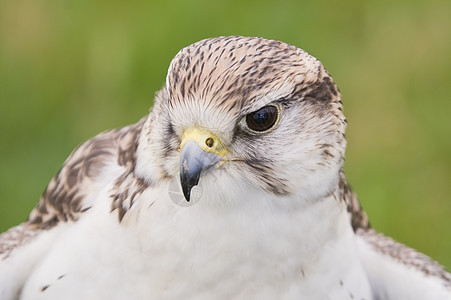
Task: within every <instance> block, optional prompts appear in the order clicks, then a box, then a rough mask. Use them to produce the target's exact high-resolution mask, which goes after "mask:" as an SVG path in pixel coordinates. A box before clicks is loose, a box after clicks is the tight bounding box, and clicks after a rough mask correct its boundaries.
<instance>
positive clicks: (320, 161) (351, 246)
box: [0, 36, 451, 300]
mask: <svg viewBox="0 0 451 300" xmlns="http://www.w3.org/2000/svg"><path fill="white" fill-rule="evenodd" d="M268 105H275V106H277V107H278V111H279V116H278V120H277V122H276V123H275V125H274V127H273V128H271V129H270V130H267V131H265V132H261V133H258V132H255V131H252V130H250V128H249V127H247V125H246V120H245V116H246V115H248V114H250V113H252V112H255V111H257V110H258V109H260V108H262V107H265V106H268ZM189 128H200V129H202V130H208V132H209V133H211V134H212V136H214V137H215V138H217V139H218V140H219V141H221V143H222V144H224V145H226V147H227V154H226V155H225V157H224V158H223V162H222V164H221V165H220V166H218V167H215V169H214V170H212V171H210V172H208V173H205V174H203V175H202V177H201V180H200V182H199V185H198V186H199V187H200V189H201V191H202V193H201V195H200V199H199V200H198V202H196V203H195V204H193V205H191V206H187V207H180V206H177V205H176V204H174V202H173V201H172V200H171V198H170V196H169V194H170V192H173V191H172V190H171V189H172V188H173V187H174V185H173V183H174V180H175V179H176V178H177V177H178V176H179V163H180V161H181V160H180V155H181V154H180V148H181V143H182V138H183V136H184V133H185V132H186V130H187V129H189ZM345 128H346V119H345V117H344V115H343V112H342V103H341V96H340V93H339V91H338V88H337V87H336V85H335V83H334V82H333V80H332V78H331V76H330V75H329V74H328V73H327V71H326V70H325V69H324V67H323V66H322V64H321V63H320V62H319V61H318V60H317V59H315V58H314V57H312V56H310V55H308V54H307V53H306V52H304V51H303V50H300V49H298V48H296V47H295V46H291V45H288V44H285V43H282V42H279V41H273V40H266V39H262V38H247V37H240V36H231V37H218V38H212V39H206V40H203V41H200V42H198V43H195V44H193V45H190V46H188V47H186V48H184V49H182V50H181V51H180V52H179V53H178V54H177V55H176V57H175V58H174V59H173V61H172V62H171V64H170V67H169V70H168V75H167V78H166V85H165V86H164V87H163V89H162V90H161V91H160V92H158V93H157V95H156V98H155V104H154V107H153V108H152V111H151V113H150V114H149V115H148V116H146V117H144V118H143V119H142V120H140V121H139V122H138V123H136V124H134V125H130V126H127V127H124V128H122V129H119V130H112V131H108V132H105V133H101V134H99V135H98V136H96V137H94V138H93V139H91V140H89V141H87V142H86V143H84V144H83V145H81V146H80V147H79V148H77V149H76V150H75V151H74V152H73V153H72V154H71V155H70V156H69V158H68V159H67V160H66V162H65V163H64V165H63V167H62V169H61V170H60V172H59V173H58V174H57V175H56V176H55V178H53V179H52V181H51V182H50V184H49V186H48V187H47V189H46V191H45V192H44V194H43V196H42V197H41V200H40V202H39V204H38V206H37V207H36V208H35V209H34V210H33V211H32V212H31V214H30V217H29V220H28V221H27V222H25V223H23V224H21V225H19V226H17V227H14V228H12V229H10V230H9V231H7V232H6V233H4V234H2V235H1V236H0V296H1V297H0V298H1V299H5V300H6V299H24V300H25V299H124V298H131V299H180V298H184V299H426V298H429V299H451V275H450V274H449V273H447V272H446V271H444V270H443V268H442V267H441V266H440V265H438V264H437V263H435V262H434V261H432V260H431V259H429V258H428V257H426V256H424V255H422V254H419V253H417V252H415V251H414V250H412V249H410V248H407V247H405V246H403V245H401V244H398V243H396V242H394V241H393V240H391V239H389V238H386V237H384V236H383V235H381V234H377V233H375V232H374V230H372V229H371V227H370V225H369V222H368V218H367V216H366V214H365V212H364V211H363V210H362V208H361V206H360V204H359V202H358V200H357V198H356V196H355V195H354V194H353V192H352V191H351V189H350V187H349V185H348V183H347V182H346V179H345V176H344V173H343V171H342V166H343V161H344V152H345V147H346V140H345ZM425 297H426V298H425Z"/></svg>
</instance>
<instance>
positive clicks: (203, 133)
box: [180, 127, 229, 157]
mask: <svg viewBox="0 0 451 300" xmlns="http://www.w3.org/2000/svg"><path fill="white" fill-rule="evenodd" d="M209 139H212V140H213V143H211V140H209ZM207 140H208V141H207ZM188 141H195V142H196V143H197V144H198V145H199V147H200V148H201V149H202V150H204V151H205V152H212V153H216V154H218V155H219V156H221V157H225V156H226V155H227V153H229V149H228V148H227V146H226V145H225V144H224V143H223V142H222V141H221V140H220V139H219V138H218V136H217V135H216V134H214V133H212V132H211V131H209V130H206V129H203V128H199V127H193V128H188V129H186V130H184V131H183V134H182V143H181V144H180V149H182V148H183V146H184V145H185V144H186V143H187V142H188ZM207 144H209V145H211V144H213V146H212V147H209V146H207Z"/></svg>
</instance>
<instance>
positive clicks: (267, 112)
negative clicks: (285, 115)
mask: <svg viewBox="0 0 451 300" xmlns="http://www.w3.org/2000/svg"><path fill="white" fill-rule="evenodd" d="M278 119H279V110H278V109H277V107H275V106H274V105H269V106H265V107H262V108H260V109H259V110H257V111H255V112H253V113H250V114H248V115H246V124H247V127H249V129H251V130H254V131H259V132H262V131H267V130H269V129H271V128H272V127H273V126H274V125H275V124H276V122H277V120H278Z"/></svg>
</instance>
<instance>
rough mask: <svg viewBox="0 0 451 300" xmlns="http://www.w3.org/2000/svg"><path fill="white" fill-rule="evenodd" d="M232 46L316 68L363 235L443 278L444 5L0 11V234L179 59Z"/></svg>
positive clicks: (76, 0)
mask: <svg viewBox="0 0 451 300" xmlns="http://www.w3.org/2000/svg"><path fill="white" fill-rule="evenodd" d="M232 34H240V35H250V36H263V37H266V38H273V39H279V40H282V41H285V42H288V43H291V44H294V45H296V46H298V47H300V48H303V49H305V50H307V51H308V52H309V53H311V54H312V55H314V56H316V57H317V58H319V59H320V60H321V61H322V62H323V64H324V65H325V66H326V68H327V69H328V70H329V72H330V73H331V74H332V76H333V77H334V79H335V81H336V82H337V84H338V85H339V87H340V89H341V92H342V97H343V102H344V105H345V113H346V115H347V117H348V121H349V126H348V131H347V137H348V151H347V159H346V164H345V168H346V172H347V176H348V179H349V181H350V182H351V184H352V185H353V187H354V190H355V191H356V192H357V193H358V195H359V198H360V200H361V202H362V203H363V206H364V208H365V209H366V211H367V212H368V214H369V216H370V220H371V222H372V225H373V226H374V227H375V228H376V229H377V230H379V231H382V232H384V233H386V234H387V235H390V236H392V237H394V238H395V239H397V240H398V241H401V242H403V243H406V244H408V245H410V246H412V247H414V248H416V249H419V250H420V251H422V252H424V253H426V254H428V255H430V256H432V257H433V258H435V259H436V260H438V261H439V262H440V263H442V264H443V265H445V266H446V267H447V269H448V270H451V197H450V192H451V155H450V154H451V135H450V133H451V116H450V113H451V101H450V94H451V1H449V0H421V1H415V0H413V1H410V0H409V1H407V0H405V1H403V0H395V1H393V0H390V1H388V0H382V1H376V0H373V1H358V0H345V1H324V0H319V1H309V2H307V1H288V0H281V1H266V0H259V1H256V0H251V1H243V0H238V1H219V0H193V1H182V0H178V1H100V0H70V1H68V0H60V1H47V0H43V1H36V0H3V1H1V2H0V207H1V209H0V231H4V230H6V229H7V228H8V227H10V226H13V225H15V224H18V223H20V222H22V221H24V220H25V219H26V217H27V215H28V213H29V211H30V210H31V209H32V208H33V206H34V205H35V204H36V203H37V201H38V199H39V196H40V194H41V192H42V191H43V190H44V188H45V186H46V184H47V183H48V181H49V180H50V178H51V177H52V176H53V175H54V174H55V172H56V171H57V170H58V169H59V167H60V165H61V164H62V162H63V161H64V159H65V158H66V157H67V156H68V154H69V153H70V152H71V150H72V149H73V148H74V147H75V146H77V145H78V144H80V143H82V142H83V141H85V140H86V139H88V138H90V137H92V136H94V135H95V134H97V133H99V132H101V131H103V130H106V129H109V128H114V127H120V126H124V125H127V124H129V123H133V122H135V121H137V120H138V119H139V118H140V117H141V116H143V115H145V114H146V113H147V111H148V109H149V107H150V106H151V104H152V99H153V95H154V93H155V91H157V90H158V89H159V88H160V87H161V86H162V85H163V83H164V80H165V75H166V71H167V68H168V65H169V62H170V60H171V58H172V57H173V56H174V55H175V54H176V53H177V51H178V50H179V49H181V48H182V47H184V46H186V45H189V44H191V43H193V42H196V41H198V40H200V39H203V38H206V37H212V36H218V35H232Z"/></svg>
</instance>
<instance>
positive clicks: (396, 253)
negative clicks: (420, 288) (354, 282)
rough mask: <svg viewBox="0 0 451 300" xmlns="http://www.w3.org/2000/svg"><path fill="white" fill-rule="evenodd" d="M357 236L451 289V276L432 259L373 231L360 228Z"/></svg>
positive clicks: (377, 249)
mask: <svg viewBox="0 0 451 300" xmlns="http://www.w3.org/2000/svg"><path fill="white" fill-rule="evenodd" d="M356 234H357V235H359V236H361V237H362V238H363V239H364V240H365V241H366V242H367V243H368V244H369V245H370V246H371V247H372V248H373V249H375V250H376V251H377V252H379V253H381V254H383V255H386V256H389V257H391V258H393V259H394V260H396V261H397V262H399V263H401V264H403V265H405V266H408V267H412V268H414V269H417V270H419V271H421V272H423V273H424V274H426V275H427V276H432V277H437V278H439V279H441V280H442V282H443V284H444V285H445V286H446V287H447V288H450V289H451V274H450V273H448V272H446V271H445V270H444V269H443V267H442V266H441V265H440V264H438V263H437V262H435V261H434V260H432V259H431V258H430V257H428V256H426V255H424V254H422V253H419V252H417V251H415V250H414V249H412V248H409V247H407V246H405V245H403V244H401V243H398V242H396V241H394V240H393V239H391V238H389V237H386V236H385V235H383V234H382V233H378V232H376V231H374V230H373V229H364V228H358V229H357V231H356Z"/></svg>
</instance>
